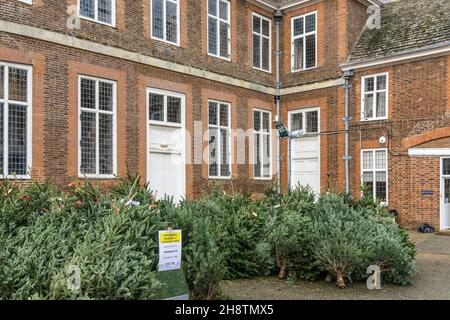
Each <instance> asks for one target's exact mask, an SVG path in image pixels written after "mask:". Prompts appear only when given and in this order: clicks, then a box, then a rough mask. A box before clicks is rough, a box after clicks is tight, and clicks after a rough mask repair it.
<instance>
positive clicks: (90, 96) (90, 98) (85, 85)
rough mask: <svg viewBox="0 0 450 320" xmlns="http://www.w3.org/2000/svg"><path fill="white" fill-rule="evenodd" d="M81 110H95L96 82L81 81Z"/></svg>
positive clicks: (83, 79)
mask: <svg viewBox="0 0 450 320" xmlns="http://www.w3.org/2000/svg"><path fill="white" fill-rule="evenodd" d="M80 95H81V108H86V109H95V81H94V80H90V79H85V78H82V79H81V93H80Z"/></svg>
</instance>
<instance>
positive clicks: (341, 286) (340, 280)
mask: <svg viewBox="0 0 450 320" xmlns="http://www.w3.org/2000/svg"><path fill="white" fill-rule="evenodd" d="M336 277H337V280H336V284H337V286H338V287H339V289H344V288H345V281H344V275H343V274H342V272H341V271H337V272H336Z"/></svg>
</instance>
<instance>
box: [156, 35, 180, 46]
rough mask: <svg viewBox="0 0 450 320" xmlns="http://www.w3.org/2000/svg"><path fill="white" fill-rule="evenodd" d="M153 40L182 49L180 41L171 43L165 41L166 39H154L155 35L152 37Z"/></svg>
mask: <svg viewBox="0 0 450 320" xmlns="http://www.w3.org/2000/svg"><path fill="white" fill-rule="evenodd" d="M151 39H152V40H155V41H159V42H162V43H166V44H169V45H172V46H175V47H180V41H179V40H178V41H177V42H171V41H168V40H165V39H161V38H158V37H154V36H153V35H152V36H151Z"/></svg>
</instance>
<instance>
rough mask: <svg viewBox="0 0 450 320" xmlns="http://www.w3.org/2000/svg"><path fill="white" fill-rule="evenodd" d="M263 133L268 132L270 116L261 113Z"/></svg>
mask: <svg viewBox="0 0 450 320" xmlns="http://www.w3.org/2000/svg"><path fill="white" fill-rule="evenodd" d="M262 115H263V131H264V132H269V130H270V116H269V114H268V113H267V112H263V113H262Z"/></svg>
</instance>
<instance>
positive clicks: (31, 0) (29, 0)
mask: <svg viewBox="0 0 450 320" xmlns="http://www.w3.org/2000/svg"><path fill="white" fill-rule="evenodd" d="M19 1H20V2H23V3H26V4H33V0H19Z"/></svg>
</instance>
